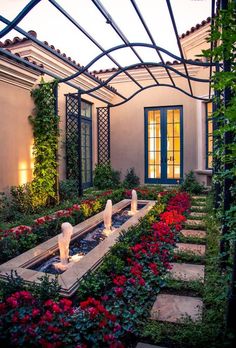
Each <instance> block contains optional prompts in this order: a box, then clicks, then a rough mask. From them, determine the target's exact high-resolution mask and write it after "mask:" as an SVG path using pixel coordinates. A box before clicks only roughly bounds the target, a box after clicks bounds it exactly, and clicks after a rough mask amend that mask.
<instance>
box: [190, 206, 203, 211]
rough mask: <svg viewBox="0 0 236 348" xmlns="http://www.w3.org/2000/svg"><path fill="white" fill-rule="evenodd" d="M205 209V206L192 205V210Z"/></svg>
mask: <svg viewBox="0 0 236 348" xmlns="http://www.w3.org/2000/svg"><path fill="white" fill-rule="evenodd" d="M204 209H205V207H204V206H203V205H192V206H191V210H204Z"/></svg>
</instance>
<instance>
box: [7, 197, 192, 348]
mask: <svg viewBox="0 0 236 348" xmlns="http://www.w3.org/2000/svg"><path fill="white" fill-rule="evenodd" d="M176 196H177V198H176V199H172V198H170V200H169V202H168V204H167V207H169V209H168V211H166V212H164V213H162V214H161V215H160V221H157V222H155V223H152V224H151V225H150V224H149V227H146V229H145V228H143V233H142V234H140V236H139V238H138V240H137V239H136V240H137V242H136V243H135V244H134V245H131V246H130V247H128V255H129V256H126V257H125V258H124V260H123V263H124V267H123V271H120V272H118V273H115V272H113V273H112V272H111V273H109V272H108V273H106V281H107V285H105V286H104V290H103V293H102V295H100V296H99V297H98V298H94V297H91V296H90V297H88V298H87V299H85V300H84V301H82V302H80V304H79V306H78V307H72V304H71V301H69V300H66V299H61V300H60V301H59V302H55V301H52V300H48V301H46V302H44V303H43V305H40V304H39V303H38V302H37V299H36V298H34V297H33V296H32V295H31V294H30V293H29V292H27V291H22V292H18V293H14V294H12V295H11V296H9V297H8V298H7V299H6V300H5V301H4V302H2V303H0V314H1V319H0V329H1V330H2V335H3V336H4V334H5V332H6V331H8V336H7V338H8V339H10V341H11V343H12V344H14V345H16V346H19V347H20V346H21V347H23V346H24V345H25V346H28V345H30V344H31V345H32V347H34V346H41V347H44V348H57V347H63V346H66V345H68V346H74V347H77V348H87V347H91V346H93V344H96V346H100V347H109V348H122V347H124V346H123V344H122V343H121V339H122V338H123V337H124V336H125V335H127V334H129V333H130V332H132V333H135V332H136V331H135V330H136V326H137V322H138V321H139V320H140V317H141V316H142V315H144V314H145V313H146V314H147V312H145V311H147V310H149V307H147V304H149V300H150V298H152V296H153V295H155V294H156V293H157V292H158V289H160V287H161V284H162V283H163V277H162V275H164V274H165V273H166V271H167V270H168V269H170V262H171V261H172V260H173V249H174V244H175V242H176V237H177V233H178V231H179V230H180V229H181V227H182V223H183V222H184V221H185V219H186V218H185V217H184V216H183V215H182V214H181V213H180V210H181V211H182V212H183V213H185V212H186V211H187V210H188V209H189V207H190V202H189V197H188V196H187V195H185V194H176ZM176 196H175V197H176ZM170 203H171V204H170ZM171 206H174V207H175V209H174V210H170V207H171ZM150 221H153V220H152V219H151V220H150ZM132 238H133V237H132ZM132 238H131V241H132ZM93 286H94V283H93ZM100 293H101V292H100ZM93 296H94V295H93ZM146 314H145V315H146ZM1 330H0V331H1ZM19 342H20V344H19Z"/></svg>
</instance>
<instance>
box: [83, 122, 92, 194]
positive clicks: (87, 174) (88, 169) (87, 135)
mask: <svg viewBox="0 0 236 348" xmlns="http://www.w3.org/2000/svg"><path fill="white" fill-rule="evenodd" d="M81 154H82V184H83V187H84V188H85V187H89V186H91V185H92V122H91V120H86V119H83V118H82V119H81Z"/></svg>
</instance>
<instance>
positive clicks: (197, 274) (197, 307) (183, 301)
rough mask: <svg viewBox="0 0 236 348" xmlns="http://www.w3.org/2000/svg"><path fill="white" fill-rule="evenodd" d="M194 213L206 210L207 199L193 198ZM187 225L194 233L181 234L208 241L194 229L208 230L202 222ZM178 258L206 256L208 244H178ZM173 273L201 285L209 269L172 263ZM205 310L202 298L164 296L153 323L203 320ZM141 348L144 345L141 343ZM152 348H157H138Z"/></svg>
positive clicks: (156, 306)
mask: <svg viewBox="0 0 236 348" xmlns="http://www.w3.org/2000/svg"><path fill="white" fill-rule="evenodd" d="M192 198H193V199H194V200H195V202H194V204H195V205H194V207H193V210H195V209H196V210H198V209H199V210H200V209H202V210H203V209H205V204H206V202H205V199H206V197H205V196H201V197H198V196H193V197H192ZM205 215H206V214H205V213H203V212H192V213H191V214H190V216H193V217H199V218H202V217H204V216H205ZM186 224H187V225H188V226H191V227H192V228H190V229H183V230H182V231H181V232H180V233H181V234H182V235H183V236H184V237H193V238H194V237H196V238H202V239H204V238H206V231H204V230H198V229H194V228H195V227H196V228H198V226H204V222H203V221H202V220H201V219H193V220H190V219H189V220H187V221H186ZM174 252H175V253H176V254H178V253H179V252H186V253H193V254H194V255H199V256H204V255H205V252H206V247H205V245H204V244H192V243H177V244H176V248H175V250H174ZM171 266H172V269H171V271H170V273H169V277H170V278H171V279H174V280H177V281H178V280H179V281H186V282H188V281H193V280H194V281H200V282H202V283H204V277H205V266H204V265H197V264H189V263H172V264H171ZM202 310H203V302H202V299H201V298H199V297H192V296H180V295H178V294H176V295H174V294H165V293H161V294H159V295H158V296H157V297H156V301H155V303H154V305H153V307H152V309H151V312H150V314H151V319H153V320H159V321H167V322H172V323H181V322H183V319H184V318H186V316H187V317H189V318H191V319H192V320H193V321H197V320H201V318H202ZM140 344H141V343H140ZM149 347H150V348H152V347H157V346H148V345H147V346H145V345H144V346H142V345H141V346H137V348H149Z"/></svg>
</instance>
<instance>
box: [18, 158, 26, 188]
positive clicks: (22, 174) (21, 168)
mask: <svg viewBox="0 0 236 348" xmlns="http://www.w3.org/2000/svg"><path fill="white" fill-rule="evenodd" d="M27 181H28V168H27V162H26V161H22V162H20V163H19V185H23V184H26V183H27Z"/></svg>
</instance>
